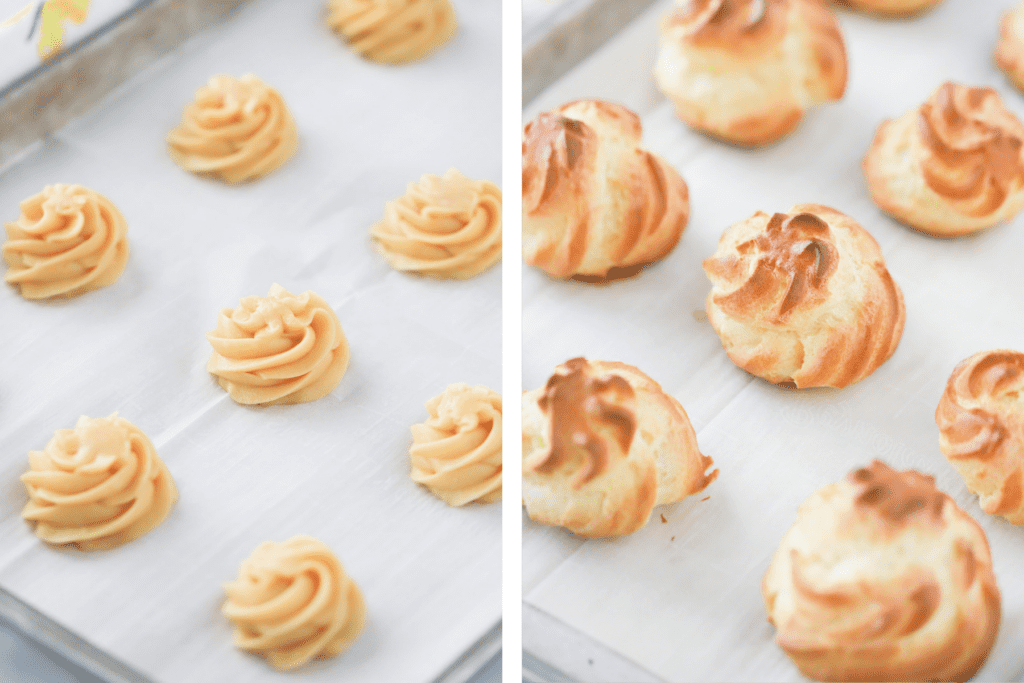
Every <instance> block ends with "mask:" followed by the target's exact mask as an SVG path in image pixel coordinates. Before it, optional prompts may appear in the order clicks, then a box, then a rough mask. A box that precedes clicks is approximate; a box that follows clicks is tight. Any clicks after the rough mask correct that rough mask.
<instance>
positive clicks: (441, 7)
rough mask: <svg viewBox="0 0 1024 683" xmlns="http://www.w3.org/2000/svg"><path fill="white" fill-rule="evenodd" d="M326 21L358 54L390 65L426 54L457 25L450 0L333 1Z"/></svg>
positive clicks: (448, 37)
mask: <svg viewBox="0 0 1024 683" xmlns="http://www.w3.org/2000/svg"><path fill="white" fill-rule="evenodd" d="M327 21H328V23H329V24H330V25H331V28H332V29H333V30H334V32H335V33H337V34H338V35H339V36H341V37H342V38H343V39H344V40H345V41H346V42H347V43H348V44H349V46H350V47H351V48H352V49H353V50H355V51H356V52H357V53H359V54H360V55H362V56H363V57H365V58H366V59H369V60H371V61H374V62H384V63H387V64H404V63H406V62H411V61H414V60H417V59H420V58H421V57H425V56H426V55H428V54H430V53H431V52H433V51H434V50H436V49H437V48H439V47H440V46H442V45H444V44H445V43H447V42H448V41H449V40H451V38H452V36H453V35H455V28H456V25H457V22H456V19H455V8H454V7H452V4H451V2H450V0H331V2H330V8H329V15H328V18H327Z"/></svg>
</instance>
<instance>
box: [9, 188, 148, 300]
mask: <svg viewBox="0 0 1024 683" xmlns="http://www.w3.org/2000/svg"><path fill="white" fill-rule="evenodd" d="M5 227H6V229H7V241H6V242H5V243H4V245H3V256H4V260H6V261H7V266H8V268H7V274H6V275H5V276H4V280H5V281H6V282H7V283H9V284H11V285H14V286H15V287H17V288H18V291H19V292H20V293H21V295H22V296H23V297H25V298H26V299H45V298H49V297H72V296H77V295H79V294H83V293H85V292H88V291H90V290H93V289H99V288H100V287H106V286H107V285H109V284H111V283H113V282H114V281H115V280H117V278H119V277H120V276H121V273H123V272H124V268H125V265H126V264H127V263H128V251H129V249H128V237H127V233H128V224H127V223H126V222H125V219H124V216H123V215H121V212H120V211H119V210H118V209H117V207H116V206H114V204H113V203H112V202H111V201H110V200H109V199H107V198H106V197H104V196H103V195H101V194H99V193H98V192H94V191H93V190H90V189H87V188H84V187H82V186H81V185H63V184H58V185H47V186H46V187H45V188H43V191H42V192H40V193H39V194H36V195H33V196H31V197H29V198H28V199H26V200H24V201H23V202H21V215H20V216H19V217H18V220H16V221H13V222H10V223H6V224H5Z"/></svg>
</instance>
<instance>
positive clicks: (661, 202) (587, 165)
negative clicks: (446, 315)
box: [523, 100, 690, 281]
mask: <svg viewBox="0 0 1024 683" xmlns="http://www.w3.org/2000/svg"><path fill="white" fill-rule="evenodd" d="M641 135H642V128H641V124H640V118H639V117H638V116H637V115H636V114H634V113H633V112H631V111H630V110H628V109H626V108H625V107H623V106H621V105H618V104H613V103H610V102H601V101H596V100H579V101H576V102H570V103H568V104H565V105H563V106H561V107H559V108H558V109H556V110H554V111H552V112H546V113H543V114H540V115H539V116H538V117H537V118H536V119H534V120H533V121H531V122H530V123H528V124H527V125H526V129H525V131H524V137H523V255H524V258H525V259H526V262H527V263H529V264H530V265H532V266H537V267H538V268H541V269H542V270H544V271H546V272H547V273H549V274H550V275H553V276H554V277H561V278H566V277H575V278H577V279H582V280H587V281H602V280H606V279H616V278H619V277H627V276H629V275H633V274H635V273H636V272H638V271H639V270H640V269H641V268H642V267H643V266H646V265H648V264H651V263H654V262H657V261H660V260H661V259H663V258H664V257H665V256H667V255H668V253H669V252H670V251H672V249H673V248H674V247H675V245H676V243H677V242H678V241H679V238H680V236H681V235H682V233H683V230H684V228H685V227H686V223H687V220H688V219H689V213H690V202H689V191H688V189H687V187H686V183H685V182H684V181H683V179H682V177H681V176H680V175H679V173H678V172H677V171H676V170H675V169H674V168H672V166H670V165H669V164H668V163H666V162H665V161H664V160H663V159H662V158H661V157H659V156H657V155H655V154H652V153H650V152H648V151H646V150H644V149H641V148H640V141H641Z"/></svg>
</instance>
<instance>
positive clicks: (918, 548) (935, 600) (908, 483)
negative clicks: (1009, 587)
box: [761, 460, 1001, 681]
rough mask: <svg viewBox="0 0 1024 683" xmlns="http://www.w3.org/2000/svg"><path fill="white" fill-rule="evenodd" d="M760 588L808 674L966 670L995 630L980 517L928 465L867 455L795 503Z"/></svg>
mask: <svg viewBox="0 0 1024 683" xmlns="http://www.w3.org/2000/svg"><path fill="white" fill-rule="evenodd" d="M761 592H762V594H763V596H764V600H765V606H766V607H767V610H768V621H769V622H771V623H772V624H773V625H775V626H776V628H777V629H778V637H777V641H778V644H779V646H780V647H781V648H782V649H783V650H785V651H786V654H788V655H789V656H790V657H791V658H792V659H793V662H794V663H795V664H796V665H797V667H799V669H800V671H801V673H803V674H804V675H805V676H807V677H809V678H813V679H816V680H820V681H966V680H967V679H969V678H971V677H972V676H974V674H975V673H977V671H978V669H980V668H981V665H982V664H983V663H984V662H985V659H986V657H987V656H988V653H989V651H990V650H991V649H992V645H993V644H994V642H995V639H996V634H997V632H998V630H999V620H1000V612H1001V606H1000V595H999V589H998V587H997V586H996V580H995V575H994V574H993V572H992V558H991V555H990V552H989V547H988V540H987V539H986V538H985V534H984V532H983V531H982V530H981V527H979V526H978V525H977V523H976V522H975V521H974V520H973V519H971V517H970V516H969V515H968V514H967V513H965V512H964V511H963V510H961V509H960V508H958V507H957V506H956V503H954V502H953V500H952V499H951V498H950V497H949V496H947V495H946V494H944V493H942V492H941V491H939V490H937V489H936V488H935V479H934V478H933V477H929V476H925V475H923V474H921V473H920V472H917V471H915V470H907V471H905V472H898V471H896V470H893V469H892V468H890V467H889V466H888V465H886V464H884V463H882V462H879V461H877V460H876V461H874V462H873V463H872V464H871V465H869V466H868V467H865V468H861V469H858V470H855V471H854V472H851V473H850V474H849V475H848V476H847V477H846V478H845V479H844V480H842V481H840V482H837V483H834V484H829V485H828V486H825V487H824V488H822V489H820V490H819V491H818V492H817V493H815V494H814V495H813V496H811V498H809V499H808V500H807V501H806V502H805V503H804V504H803V505H801V506H800V511H799V513H798V517H797V521H796V524H794V525H793V527H792V528H791V529H790V530H789V532H788V533H787V534H786V535H785V537H783V539H782V541H781V543H780V544H779V549H778V551H777V552H776V554H775V557H774V558H773V559H772V563H771V565H770V566H769V568H768V571H767V572H766V573H765V576H764V580H763V581H762V584H761Z"/></svg>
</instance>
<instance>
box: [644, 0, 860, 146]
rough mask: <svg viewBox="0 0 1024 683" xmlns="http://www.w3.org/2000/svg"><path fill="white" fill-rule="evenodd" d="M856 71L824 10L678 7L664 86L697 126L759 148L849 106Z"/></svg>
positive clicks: (729, 2)
mask: <svg viewBox="0 0 1024 683" xmlns="http://www.w3.org/2000/svg"><path fill="white" fill-rule="evenodd" d="M846 71H847V69H846V46H845V43H844V42H843V36H842V33H841V32H840V30H839V24H838V22H837V21H836V19H835V17H834V16H833V15H832V12H831V11H829V9H828V8H827V7H826V6H825V4H824V2H822V0H678V2H677V6H676V8H675V9H674V10H673V11H672V12H671V13H669V14H668V15H667V16H666V17H665V18H664V19H663V20H662V22H661V48H660V50H659V53H658V61H657V64H656V66H655V68H654V78H655V81H657V84H658V88H659V89H660V90H661V91H662V93H664V94H665V96H666V97H667V98H668V99H669V100H670V101H671V102H672V103H673V104H674V105H675V109H676V113H677V114H678V116H679V118H681V119H682V120H683V121H684V122H685V123H686V124H687V125H689V126H691V127H692V128H695V129H697V130H699V131H702V132H704V133H707V134H709V135H712V136H715V137H718V138H721V139H723V140H726V141H728V142H732V143H734V144H738V145H743V146H748V147H754V146H758V145H763V144H767V143H769V142H773V141H775V140H778V139H780V138H782V137H784V136H785V135H787V134H789V133H790V132H791V131H792V130H793V129H794V128H796V126H797V124H798V123H799V122H800V120H801V118H803V115H804V112H805V111H806V110H807V109H809V108H811V107H813V106H816V105H819V104H822V103H825V102H829V101H832V100H838V99H840V98H842V96H843V93H844V92H845V90H846Z"/></svg>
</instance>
